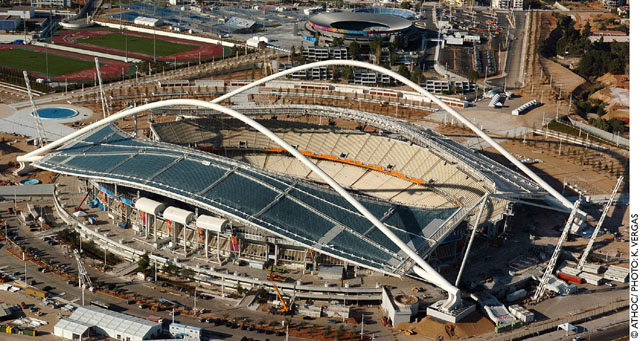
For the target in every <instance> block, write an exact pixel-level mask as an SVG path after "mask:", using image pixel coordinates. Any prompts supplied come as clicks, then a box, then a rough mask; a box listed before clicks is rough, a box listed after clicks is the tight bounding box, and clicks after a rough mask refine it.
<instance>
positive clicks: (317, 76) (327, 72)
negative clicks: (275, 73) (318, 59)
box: [279, 63, 333, 81]
mask: <svg viewBox="0 0 640 341" xmlns="http://www.w3.org/2000/svg"><path fill="white" fill-rule="evenodd" d="M293 66H294V65H292V64H291V63H280V68H279V71H284V70H289V69H291V68H293ZM288 77H289V78H291V79H293V80H297V81H299V80H318V81H320V80H328V79H332V78H333V72H332V71H331V68H328V67H326V66H318V67H314V68H311V69H307V70H302V71H298V72H294V73H292V74H290V75H289V76H288Z"/></svg>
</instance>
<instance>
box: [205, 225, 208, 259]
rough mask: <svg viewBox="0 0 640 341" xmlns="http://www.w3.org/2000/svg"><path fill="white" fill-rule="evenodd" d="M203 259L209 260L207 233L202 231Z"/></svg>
mask: <svg viewBox="0 0 640 341" xmlns="http://www.w3.org/2000/svg"><path fill="white" fill-rule="evenodd" d="M204 257H205V258H206V259H207V260H208V259H209V231H208V230H204Z"/></svg>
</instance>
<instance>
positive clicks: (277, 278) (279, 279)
mask: <svg viewBox="0 0 640 341" xmlns="http://www.w3.org/2000/svg"><path fill="white" fill-rule="evenodd" d="M267 279H268V280H271V281H277V282H286V281H287V279H286V278H284V277H282V276H280V275H276V274H274V273H270V274H269V275H268V276H267Z"/></svg>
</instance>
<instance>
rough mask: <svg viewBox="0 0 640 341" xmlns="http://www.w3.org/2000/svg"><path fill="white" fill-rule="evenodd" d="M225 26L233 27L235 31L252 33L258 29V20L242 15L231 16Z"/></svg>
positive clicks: (232, 29)
mask: <svg viewBox="0 0 640 341" xmlns="http://www.w3.org/2000/svg"><path fill="white" fill-rule="evenodd" d="M224 24H225V26H227V27H229V28H231V30H230V31H232V32H234V33H251V32H255V31H256V27H257V26H256V22H255V21H254V20H250V19H244V18H240V17H231V18H229V19H228V20H227V21H226V22H225V23H224Z"/></svg>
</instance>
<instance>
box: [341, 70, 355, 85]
mask: <svg viewBox="0 0 640 341" xmlns="http://www.w3.org/2000/svg"><path fill="white" fill-rule="evenodd" d="M340 74H342V79H343V80H344V81H345V82H348V81H349V79H351V78H353V70H352V69H351V68H350V67H348V66H343V67H342V68H341V69H340Z"/></svg>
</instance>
